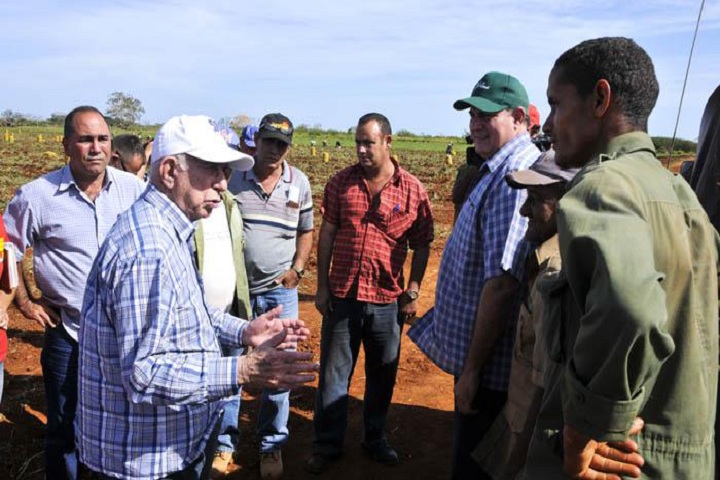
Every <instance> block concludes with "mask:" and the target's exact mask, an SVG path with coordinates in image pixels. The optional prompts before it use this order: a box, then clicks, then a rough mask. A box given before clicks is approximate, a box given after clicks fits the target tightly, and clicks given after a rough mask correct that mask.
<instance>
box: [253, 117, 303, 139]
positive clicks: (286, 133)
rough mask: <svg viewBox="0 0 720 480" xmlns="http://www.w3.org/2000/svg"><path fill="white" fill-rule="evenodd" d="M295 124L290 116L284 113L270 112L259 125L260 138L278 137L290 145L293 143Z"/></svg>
mask: <svg viewBox="0 0 720 480" xmlns="http://www.w3.org/2000/svg"><path fill="white" fill-rule="evenodd" d="M294 131H295V129H294V128H293V124H292V122H291V121H290V119H289V118H287V117H286V116H285V115H283V114H282V113H268V114H267V115H265V116H264V117H263V118H262V120H260V126H259V127H258V137H259V138H277V139H278V140H282V141H283V142H285V143H287V144H288V145H290V144H291V143H292V137H293V132H294Z"/></svg>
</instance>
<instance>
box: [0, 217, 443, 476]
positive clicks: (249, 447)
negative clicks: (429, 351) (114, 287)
mask: <svg viewBox="0 0 720 480" xmlns="http://www.w3.org/2000/svg"><path fill="white" fill-rule="evenodd" d="M435 213H436V216H437V215H438V214H439V215H442V216H444V217H446V218H447V215H448V214H450V209H449V208H442V207H440V208H439V209H436V211H435ZM439 243H440V242H438V245H435V246H434V248H433V251H432V254H431V257H430V261H429V264H428V269H427V273H426V275H425V281H424V285H423V290H422V296H421V298H420V306H421V309H420V310H421V312H424V311H426V310H427V309H428V308H429V307H430V306H431V305H432V301H433V299H434V297H435V280H436V278H437V271H438V267H439V262H440V252H441V249H442V245H440V244H439ZM308 269H309V270H310V271H312V270H313V269H314V258H312V259H311V262H310V265H309V268H308ZM301 287H302V288H301V295H300V300H301V301H300V318H302V319H304V320H305V321H306V322H307V323H308V324H309V326H310V329H311V331H312V335H313V336H312V338H311V339H310V341H309V344H308V345H307V348H309V349H310V350H311V351H313V352H315V354H316V359H317V360H318V361H319V351H320V346H319V345H320V337H319V335H320V322H321V319H320V315H319V314H318V313H317V311H316V310H315V308H314V305H313V302H314V292H315V278H314V276H313V275H312V274H309V275H308V276H307V277H306V279H305V280H304V281H303V285H302V286H301ZM9 313H10V328H9V330H8V338H9V351H8V358H7V359H6V361H5V379H6V380H5V382H6V383H5V390H4V393H3V399H2V406H1V407H0V412H2V413H3V414H4V415H5V416H6V417H7V421H5V422H2V423H0V439H2V440H0V479H5V478H7V479H42V478H43V477H44V468H43V458H42V452H43V435H44V424H45V416H44V414H45V400H44V389H43V384H42V375H41V369H40V350H41V348H42V344H43V336H42V329H41V328H40V327H39V326H38V325H37V324H35V323H34V322H32V321H29V320H27V319H25V318H24V317H23V316H22V314H20V312H19V311H17V310H16V309H15V308H14V307H11V309H10V312H9ZM406 330H407V327H406ZM404 337H405V335H404ZM402 342H403V345H402V349H401V361H400V367H399V372H398V380H397V385H396V388H395V394H394V396H393V404H392V407H391V410H390V414H389V418H388V424H387V433H388V438H389V441H390V443H391V445H393V446H394V447H395V448H396V450H397V451H398V453H399V455H400V458H401V462H400V464H399V465H396V466H393V467H386V466H382V465H378V464H376V463H374V462H373V461H372V460H371V459H369V458H368V457H367V456H365V455H364V454H363V453H362V451H361V448H360V440H361V438H362V437H361V435H362V399H363V393H364V386H365V379H364V370H363V368H364V367H363V365H364V363H363V362H364V360H363V354H362V351H361V353H360V359H359V361H358V364H357V367H356V370H355V375H354V377H353V381H352V384H351V388H350V407H349V409H350V415H349V419H350V420H349V425H348V431H347V437H346V442H345V454H344V456H343V457H342V459H341V460H340V461H338V462H336V463H335V464H333V465H332V467H331V468H330V469H329V470H328V471H327V472H325V473H324V474H323V475H321V476H319V477H315V476H313V475H309V474H307V473H306V472H305V471H304V469H303V466H304V463H305V461H306V459H307V457H308V456H309V455H310V454H311V449H312V439H313V430H312V413H313V405H314V398H315V390H316V385H317V383H313V384H311V385H310V386H308V387H305V388H301V389H298V390H295V391H293V392H292V396H291V412H290V413H291V415H290V421H289V428H290V441H289V442H288V444H287V445H286V446H285V448H284V449H283V460H284V464H285V476H284V478H286V479H304V478H345V479H348V480H351V479H364V478H374V477H382V478H395V479H435V478H447V477H448V476H449V459H450V453H451V448H452V445H451V433H452V415H453V414H452V409H453V395H452V378H451V377H450V376H448V375H447V374H445V373H443V372H442V371H440V370H439V369H438V368H437V367H435V366H434V365H433V364H432V363H430V362H429V361H428V360H427V358H426V357H425V356H424V355H423V354H422V353H421V352H420V351H419V350H418V349H417V348H416V347H415V345H414V344H413V343H412V342H410V340H409V339H408V338H407V337H405V338H403V340H402ZM258 398H259V392H258V391H256V390H250V389H246V391H244V392H243V399H242V406H241V412H240V422H241V432H242V433H241V435H242V438H241V449H240V462H239V464H238V465H231V466H230V468H229V472H230V474H229V475H228V478H229V479H233V480H241V479H256V478H259V463H258V462H259V459H258V454H257V449H256V446H255V445H256V444H255V441H254V432H255V421H256V418H257V411H258V404H259V401H258Z"/></svg>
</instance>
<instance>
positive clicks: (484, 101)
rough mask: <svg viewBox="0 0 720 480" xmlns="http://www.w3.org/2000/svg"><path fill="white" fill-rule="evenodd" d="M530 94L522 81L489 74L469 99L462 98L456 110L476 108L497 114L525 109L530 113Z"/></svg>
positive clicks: (504, 75) (455, 104)
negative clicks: (510, 109)
mask: <svg viewBox="0 0 720 480" xmlns="http://www.w3.org/2000/svg"><path fill="white" fill-rule="evenodd" d="M529 104H530V101H529V100H528V94H527V91H526V90H525V87H524V86H523V84H522V83H520V80H518V79H517V78H515V77H513V76H512V75H508V74H507V73H500V72H489V73H486V74H485V75H483V76H482V78H481V79H480V80H479V81H478V82H477V83H476V84H475V87H473V90H472V93H471V94H470V96H469V97H468V98H461V99H460V100H458V101H456V102H455V103H454V104H453V106H454V107H455V110H465V109H466V108H470V107H475V108H477V109H478V110H480V111H481V112H483V113H497V112H499V111H501V110H505V109H506V108H515V107H523V108H524V109H525V111H526V112H527V111H528V105H529Z"/></svg>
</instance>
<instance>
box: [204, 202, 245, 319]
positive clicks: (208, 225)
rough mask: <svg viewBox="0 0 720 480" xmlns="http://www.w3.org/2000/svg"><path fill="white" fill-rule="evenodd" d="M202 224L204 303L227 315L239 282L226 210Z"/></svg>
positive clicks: (217, 212) (216, 211) (221, 209)
mask: <svg viewBox="0 0 720 480" xmlns="http://www.w3.org/2000/svg"><path fill="white" fill-rule="evenodd" d="M201 222H203V224H202V225H203V237H204V241H205V247H204V256H203V265H202V271H203V275H202V277H203V283H204V284H205V301H206V302H207V303H208V304H209V305H212V306H214V307H218V308H222V309H224V310H225V311H226V312H228V311H230V307H232V302H233V297H234V295H235V283H236V280H237V279H236V278H235V262H234V261H233V252H232V242H231V241H230V228H229V227H228V222H227V213H226V211H225V208H224V207H222V206H220V207H219V208H215V209H214V210H213V211H212V213H211V214H210V216H209V217H208V218H206V219H204V220H201Z"/></svg>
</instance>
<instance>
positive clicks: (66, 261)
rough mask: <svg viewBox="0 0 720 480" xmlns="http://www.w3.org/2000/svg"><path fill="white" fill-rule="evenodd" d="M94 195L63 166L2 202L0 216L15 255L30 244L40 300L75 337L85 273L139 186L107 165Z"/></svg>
mask: <svg viewBox="0 0 720 480" xmlns="http://www.w3.org/2000/svg"><path fill="white" fill-rule="evenodd" d="M105 175H106V176H105V180H104V183H103V186H102V189H101V190H100V193H99V194H98V196H97V197H96V198H95V200H94V201H93V200H90V199H89V198H88V197H87V196H86V195H85V194H84V193H83V192H81V191H80V189H78V187H77V184H76V183H75V179H74V178H73V175H72V170H70V167H69V166H67V165H66V166H64V167H62V168H60V169H58V170H55V171H53V172H50V173H47V174H45V175H43V176H42V177H40V178H38V179H36V180H33V181H32V182H29V183H27V184H25V185H23V186H22V187H20V188H19V189H18V190H17V193H16V194H15V197H13V199H12V200H11V201H10V203H8V206H7V209H6V210H5V214H4V215H3V220H4V221H5V228H6V229H7V233H8V237H9V238H10V241H11V242H12V243H13V244H14V245H15V247H17V250H18V251H19V252H20V254H21V255H24V254H25V250H26V249H27V248H28V247H33V262H34V267H35V281H36V282H37V285H38V287H39V288H40V290H41V291H42V293H43V300H44V301H45V302H47V303H48V304H49V305H50V306H51V307H53V308H56V309H58V310H59V311H60V316H61V317H62V326H63V328H65V330H67V332H68V334H70V336H71V337H72V338H75V339H77V332H78V329H79V328H80V308H81V307H82V299H83V292H84V290H85V281H86V280H87V274H88V272H89V271H90V268H91V267H92V262H93V260H94V259H95V255H96V254H97V252H98V249H99V248H100V245H101V244H102V242H103V241H104V240H105V236H106V235H107V233H108V231H110V227H112V226H113V224H114V223H115V220H116V219H117V217H118V215H120V214H121V213H122V212H124V211H125V210H127V209H128V208H129V207H130V205H132V204H133V202H134V201H135V200H137V198H138V197H139V196H140V194H141V193H142V192H143V190H144V189H145V184H144V183H142V182H141V181H140V180H138V179H137V178H136V177H135V175H132V174H130V173H127V172H122V171H120V170H116V169H114V168H112V167H107V169H106V170H105Z"/></svg>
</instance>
